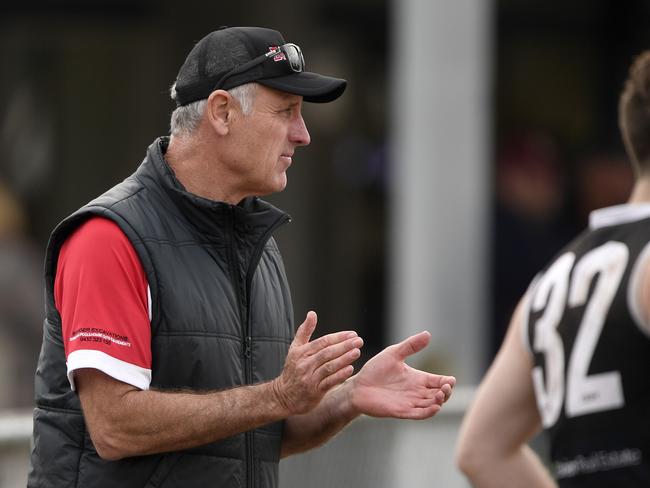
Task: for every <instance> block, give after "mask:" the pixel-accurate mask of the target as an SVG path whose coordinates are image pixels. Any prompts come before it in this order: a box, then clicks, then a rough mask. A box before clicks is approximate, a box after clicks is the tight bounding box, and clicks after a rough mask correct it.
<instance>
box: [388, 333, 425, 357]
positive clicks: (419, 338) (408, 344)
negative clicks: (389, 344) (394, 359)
mask: <svg viewBox="0 0 650 488" xmlns="http://www.w3.org/2000/svg"><path fill="white" fill-rule="evenodd" d="M429 339H431V334H430V333H429V332H427V331H426V330H425V331H423V332H420V333H419V334H416V335H413V336H411V337H408V338H406V339H404V340H403V341H402V342H400V343H399V344H396V345H395V352H396V353H397V355H398V356H399V357H400V359H402V360H404V359H406V358H407V357H409V356H411V355H412V354H415V353H416V352H419V351H421V350H422V349H424V348H425V347H427V344H429Z"/></svg>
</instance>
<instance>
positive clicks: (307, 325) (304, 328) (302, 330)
mask: <svg viewBox="0 0 650 488" xmlns="http://www.w3.org/2000/svg"><path fill="white" fill-rule="evenodd" d="M317 322H318V317H317V316H316V312H314V311H313V310H310V311H309V312H307V317H305V321H304V322H303V323H302V324H300V327H298V330H297V331H296V337H294V339H293V343H294V344H295V345H297V346H302V345H304V344H307V343H308V342H309V340H310V339H311V335H312V334H313V333H314V330H316V323H317Z"/></svg>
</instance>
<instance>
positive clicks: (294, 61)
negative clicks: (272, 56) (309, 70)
mask: <svg viewBox="0 0 650 488" xmlns="http://www.w3.org/2000/svg"><path fill="white" fill-rule="evenodd" d="M284 48H285V53H286V55H287V61H289V66H291V69H292V70H293V71H295V72H296V73H300V72H301V71H303V70H304V69H305V61H304V59H303V57H302V52H300V48H299V47H298V46H296V45H295V44H286V45H285V46H284Z"/></svg>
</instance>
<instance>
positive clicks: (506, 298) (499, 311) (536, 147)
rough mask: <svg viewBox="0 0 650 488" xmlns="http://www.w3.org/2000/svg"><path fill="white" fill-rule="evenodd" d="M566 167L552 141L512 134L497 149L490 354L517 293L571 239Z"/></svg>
mask: <svg viewBox="0 0 650 488" xmlns="http://www.w3.org/2000/svg"><path fill="white" fill-rule="evenodd" d="M568 171H569V164H568V161H567V160H566V156H565V155H564V154H563V153H562V152H561V150H560V147H559V143H558V142H557V141H556V139H555V138H553V136H552V135H551V134H549V133H547V132H544V131H542V130H529V131H518V132H516V133H514V134H511V135H509V136H508V137H507V138H506V139H505V141H504V142H503V143H502V144H501V145H500V148H499V153H498V154H497V160H496V168H495V180H496V182H495V191H494V196H495V203H494V227H493V244H492V246H493V247H492V249H493V253H494V254H493V263H494V264H493V266H494V267H493V269H492V287H491V290H492V297H493V299H492V307H493V308H492V310H493V319H492V323H493V333H492V350H491V354H495V353H496V351H497V350H498V347H499V346H500V345H501V342H502V341H503V336H504V333H505V330H506V328H507V325H508V321H509V320H510V317H511V316H512V312H513V311H514V309H515V306H516V305H517V302H518V301H519V298H520V296H521V292H522V290H524V289H525V288H526V287H527V286H528V283H530V280H531V279H532V278H533V276H535V273H537V271H538V270H539V269H540V267H541V266H542V265H543V264H544V263H546V261H548V260H549V259H550V258H551V257H552V256H553V254H554V253H555V252H557V250H558V249H559V248H560V247H561V246H562V245H563V244H565V243H566V242H567V240H568V239H569V238H570V237H571V236H572V235H573V234H574V231H573V230H574V229H573V228H572V226H571V223H572V222H571V218H570V214H568V212H567V198H566V197H567V186H568V180H569V174H568Z"/></svg>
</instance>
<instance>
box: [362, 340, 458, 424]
mask: <svg viewBox="0 0 650 488" xmlns="http://www.w3.org/2000/svg"><path fill="white" fill-rule="evenodd" d="M429 338H430V334H429V333H428V332H420V333H419V334H416V335H414V336H411V337H409V338H407V339H406V340H404V341H402V342H400V343H399V344H394V345H392V346H389V347H387V348H386V349H384V350H383V351H381V352H380V353H379V354H377V355H376V356H375V357H373V358H372V359H370V360H369V361H368V362H367V363H366V364H365V365H364V366H363V368H361V370H360V371H359V373H358V374H357V375H356V376H355V377H354V378H352V379H351V380H350V383H351V390H350V395H351V398H350V400H351V402H352V405H353V408H354V409H356V410H357V411H359V412H360V413H364V414H366V415H371V416H373V417H397V418H406V419H425V418H428V417H431V416H432V415H434V414H436V413H437V412H438V411H439V410H440V408H441V406H442V404H443V403H444V402H445V401H447V399H448V398H449V396H450V395H451V390H452V388H453V386H454V385H455V384H456V378H454V377H453V376H440V375H437V374H431V373H426V372H424V371H420V370H417V369H414V368H411V367H410V366H408V365H407V364H406V363H405V362H404V360H405V359H406V358H407V357H408V356H410V355H412V354H415V353H416V352H418V351H420V350H422V349H424V348H425V347H426V345H427V344H428V343H429Z"/></svg>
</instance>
